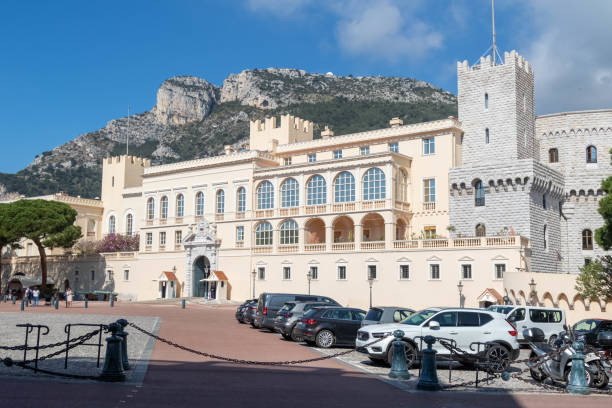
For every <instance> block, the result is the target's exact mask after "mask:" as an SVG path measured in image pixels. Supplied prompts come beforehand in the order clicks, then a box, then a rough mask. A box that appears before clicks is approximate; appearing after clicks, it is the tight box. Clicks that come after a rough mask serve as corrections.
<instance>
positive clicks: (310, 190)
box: [256, 167, 408, 210]
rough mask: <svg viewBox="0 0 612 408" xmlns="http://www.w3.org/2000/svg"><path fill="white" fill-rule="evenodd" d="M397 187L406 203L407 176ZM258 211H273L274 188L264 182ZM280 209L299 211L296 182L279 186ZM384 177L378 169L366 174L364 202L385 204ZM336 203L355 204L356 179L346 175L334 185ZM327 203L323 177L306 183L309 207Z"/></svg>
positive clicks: (401, 174)
mask: <svg viewBox="0 0 612 408" xmlns="http://www.w3.org/2000/svg"><path fill="white" fill-rule="evenodd" d="M398 183H399V185H398V187H399V188H398V193H399V194H398V200H401V201H406V200H407V186H408V174H407V173H406V172H405V171H404V170H401V171H400V175H399V182H398ZM256 194H257V209H258V210H268V209H272V208H274V186H273V185H272V183H271V182H270V181H268V180H264V181H262V182H261V183H260V184H259V186H258V187H257V191H256ZM280 194H281V197H280V198H281V200H280V205H281V207H285V208H286V207H297V206H299V205H300V187H299V183H298V182H297V180H296V179H294V178H288V179H286V180H285V181H283V183H282V184H281V186H280ZM386 195H387V191H386V181H385V173H384V172H383V171H382V170H381V169H379V168H376V167H374V168H371V169H369V170H368V171H366V172H365V174H364V176H363V181H362V199H363V201H371V200H384V199H385V198H386ZM333 199H334V202H336V203H346V202H352V201H355V177H354V176H353V174H352V173H350V172H348V171H344V172H342V173H340V174H338V176H336V178H335V179H334V181H333ZM326 203H327V182H326V181H325V179H324V178H323V176H321V175H319V174H316V175H314V176H312V177H311V178H310V179H309V180H308V182H307V183H306V205H320V204H326Z"/></svg>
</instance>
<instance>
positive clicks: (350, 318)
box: [295, 306, 366, 348]
mask: <svg viewBox="0 0 612 408" xmlns="http://www.w3.org/2000/svg"><path fill="white" fill-rule="evenodd" d="M365 315H366V312H365V310H361V309H355V308H350V307H341V306H337V307H334V306H326V307H314V308H312V309H311V310H309V311H308V312H306V313H305V314H304V317H302V320H301V321H300V322H299V323H298V324H297V325H296V326H295V333H296V335H297V336H301V337H303V338H304V340H305V341H306V342H307V343H309V344H313V343H314V344H316V345H317V347H321V348H329V347H334V346H354V345H355V336H356V334H357V330H359V328H360V327H361V321H362V320H363V318H364V317H365Z"/></svg>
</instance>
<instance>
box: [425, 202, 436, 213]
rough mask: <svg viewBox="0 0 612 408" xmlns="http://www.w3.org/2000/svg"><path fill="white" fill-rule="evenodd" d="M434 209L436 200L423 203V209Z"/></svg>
mask: <svg viewBox="0 0 612 408" xmlns="http://www.w3.org/2000/svg"><path fill="white" fill-rule="evenodd" d="M435 209H436V202H435V201H432V202H429V203H423V210H425V211H434V210H435Z"/></svg>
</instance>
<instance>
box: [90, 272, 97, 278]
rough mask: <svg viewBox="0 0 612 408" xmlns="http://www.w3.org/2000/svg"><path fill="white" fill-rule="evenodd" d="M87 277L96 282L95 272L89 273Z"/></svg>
mask: <svg viewBox="0 0 612 408" xmlns="http://www.w3.org/2000/svg"><path fill="white" fill-rule="evenodd" d="M89 276H90V278H91V280H96V271H91V272H90V273H89Z"/></svg>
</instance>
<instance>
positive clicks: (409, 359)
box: [387, 342, 417, 368]
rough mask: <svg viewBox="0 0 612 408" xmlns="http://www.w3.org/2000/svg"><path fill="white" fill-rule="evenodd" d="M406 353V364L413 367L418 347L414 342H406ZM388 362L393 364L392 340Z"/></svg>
mask: <svg viewBox="0 0 612 408" xmlns="http://www.w3.org/2000/svg"><path fill="white" fill-rule="evenodd" d="M404 355H405V357H406V366H408V368H410V367H412V366H413V365H414V362H415V361H416V359H417V351H416V348H415V347H414V346H413V345H412V344H410V343H407V342H404ZM387 364H389V365H393V342H391V344H390V345H389V350H388V351H387Z"/></svg>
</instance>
